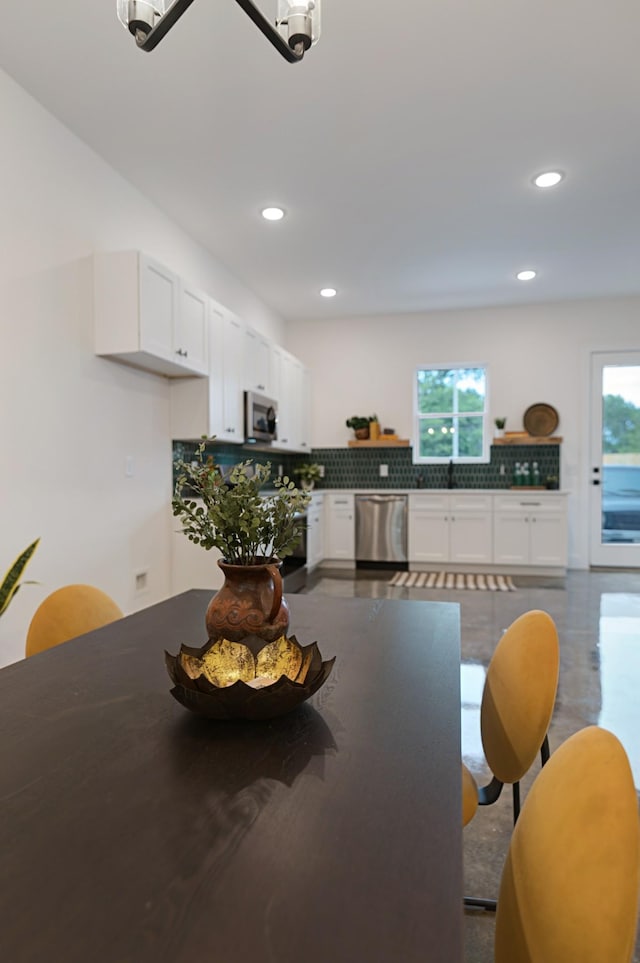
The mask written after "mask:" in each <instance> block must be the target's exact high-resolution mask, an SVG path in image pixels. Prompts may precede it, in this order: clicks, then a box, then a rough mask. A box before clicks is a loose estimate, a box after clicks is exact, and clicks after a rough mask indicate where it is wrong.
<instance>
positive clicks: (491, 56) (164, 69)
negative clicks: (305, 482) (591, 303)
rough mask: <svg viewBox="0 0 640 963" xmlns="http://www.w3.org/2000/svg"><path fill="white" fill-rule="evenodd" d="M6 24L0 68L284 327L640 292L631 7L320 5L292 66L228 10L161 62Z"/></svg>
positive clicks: (106, 27) (40, 17)
mask: <svg viewBox="0 0 640 963" xmlns="http://www.w3.org/2000/svg"><path fill="white" fill-rule="evenodd" d="M259 2H260V4H261V9H262V10H263V11H264V12H265V14H268V15H269V16H271V15H272V14H273V13H274V11H275V0H259ZM5 6H6V9H3V12H2V31H1V32H0V65H1V66H2V67H3V68H4V69H5V70H6V71H7V72H8V73H9V74H10V75H12V76H13V77H14V78H15V79H16V80H17V81H18V82H19V83H20V84H21V85H22V86H23V87H25V88H26V89H27V90H28V91H29V92H30V93H32V94H33V95H34V96H35V97H36V98H37V99H38V100H40V101H41V102H42V103H43V104H44V105H45V106H46V107H47V108H49V109H50V110H51V111H52V112H53V113H54V114H55V115H56V116H57V117H58V118H59V119H60V120H61V121H63V122H64V123H65V124H66V125H68V127H70V128H71V129H72V130H73V131H74V132H76V133H77V134H78V135H79V136H80V137H81V138H83V139H84V140H85V141H86V142H87V143H89V144H90V145H91V146H92V147H93V148H94V149H95V150H96V151H97V152H98V153H99V154H101V155H102V156H103V157H104V158H106V160H107V161H109V162H110V163H111V164H112V165H113V166H114V167H115V168H116V169H117V170H119V171H120V172H121V173H122V174H123V175H124V176H125V177H126V178H127V179H128V180H129V181H131V182H132V183H134V184H135V185H136V186H137V187H138V188H140V190H142V191H143V192H144V193H145V194H146V195H147V196H148V197H149V198H151V199H152V200H153V201H154V202H155V203H156V204H157V205H158V206H159V207H161V208H163V209H164V210H165V211H166V212H167V213H168V214H169V215H170V216H171V217H172V218H173V219H174V220H175V221H177V222H178V223H179V224H181V225H182V226H183V227H184V228H185V229H186V230H187V231H189V233H190V234H192V235H193V236H194V237H196V238H197V239H198V240H199V241H200V242H201V243H202V244H203V245H204V246H205V247H206V248H208V249H209V250H210V251H211V253H212V254H213V255H214V256H215V257H216V258H218V259H219V260H220V261H222V262H223V263H224V264H226V265H227V267H228V268H230V269H231V270H232V271H233V272H234V273H235V274H236V275H237V276H238V277H239V278H240V279H242V280H243V281H244V282H245V283H246V284H247V285H248V286H250V287H251V288H253V289H254V290H255V291H256V293H257V294H259V295H260V296H261V297H262V298H263V300H264V301H265V302H266V303H267V304H269V305H270V306H271V307H273V308H274V309H275V310H276V311H278V312H279V313H280V314H281V315H282V316H283V317H284V318H287V319H292V320H298V319H306V318H322V317H348V316H355V315H368V314H373V313H376V314H380V313H385V314H386V313H396V312H404V311H422V310H427V309H432V308H442V307H465V306H477V305H493V304H507V303H508V304H518V303H525V302H529V301H549V300H554V299H561V298H572V297H594V296H608V295H624V294H637V293H640V270H639V267H640V190H639V188H638V172H639V171H640V58H639V57H638V47H639V42H640V5H639V4H638V3H637V2H636V0H607V2H604V0H600V2H594V0H561V2H559V0H537V2H536V3H531V2H530V0H528V2H525V0H483V2H480V0H476V2H473V0H466V2H462V0H390V2H386V3H385V2H383V0H370V2H366V0H323V35H322V38H321V40H320V43H319V44H318V46H317V47H315V48H313V50H311V51H310V53H309V54H308V55H307V56H306V57H305V59H304V61H303V62H302V63H299V64H295V65H293V64H288V63H286V62H285V61H284V60H283V59H282V58H281V57H280V56H279V55H278V54H277V53H276V51H275V50H274V49H273V48H272V47H271V46H270V45H269V44H268V42H267V41H266V39H265V38H264V37H263V36H262V35H261V34H260V33H259V31H258V30H257V28H256V27H255V26H254V25H253V24H252V23H251V21H250V20H249V19H248V17H247V16H246V14H245V13H243V11H242V10H241V8H240V7H239V6H238V5H237V4H236V3H234V2H233V0H215V2H213V0H196V2H195V3H193V5H192V6H191V7H190V9H189V10H187V12H186V13H185V14H184V16H183V18H182V19H181V20H180V22H179V23H178V24H177V25H176V26H175V27H174V28H173V30H172V31H171V32H170V33H169V34H168V35H167V37H166V38H165V39H164V40H163V41H162V43H161V44H160V45H159V46H158V47H157V48H156V50H155V51H154V52H152V53H143V52H142V51H140V50H138V49H137V48H136V46H135V43H134V41H133V39H132V38H131V37H130V36H129V35H128V34H127V33H126V32H125V31H124V29H123V28H122V27H121V25H120V24H119V22H118V21H117V19H116V12H115V7H116V3H115V0H60V2H58V3H54V2H50V0H22V2H20V0H14V2H13V3H10V4H5ZM550 168H560V169H562V170H564V171H566V173H567V177H566V180H565V182H564V183H563V184H562V185H561V186H560V187H559V188H556V189H555V190H550V191H546V192H540V191H539V190H536V189H535V188H534V187H533V186H532V185H531V177H532V176H533V175H534V174H535V173H537V172H539V171H541V170H546V169H550ZM266 204H280V205H282V206H284V207H285V208H286V210H287V212H288V213H287V217H286V218H285V220H284V221H282V222H280V223H278V224H268V223H267V222H265V221H263V220H262V218H261V217H260V216H259V210H260V208H261V207H262V206H264V205H266ZM528 267H533V268H534V269H536V270H537V271H538V272H539V275H538V278H537V279H536V280H535V281H533V282H528V283H522V282H518V281H516V280H515V279H514V274H515V272H516V271H517V270H519V269H521V268H528ZM325 285H331V286H334V287H336V288H338V290H339V295H338V297H336V298H334V299H333V300H332V301H326V300H325V299H322V298H320V297H319V295H318V290H319V288H320V287H322V286H325Z"/></svg>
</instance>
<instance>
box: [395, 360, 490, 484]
mask: <svg viewBox="0 0 640 963" xmlns="http://www.w3.org/2000/svg"><path fill="white" fill-rule="evenodd" d="M472 368H481V369H482V370H483V371H484V384H485V393H484V410H483V411H482V413H477V414H476V413H475V412H471V411H463V412H457V413H456V412H437V413H436V412H431V413H430V414H429V415H424V414H421V413H420V411H419V405H418V375H419V373H420V372H421V371H468V370H470V369H472ZM461 415H463V416H465V417H466V416H469V415H470V416H472V417H474V418H476V417H477V418H479V419H481V421H482V454H481V455H478V456H477V457H472V456H469V455H464V456H461V455H446V456H433V455H429V456H427V455H420V425H421V422H422V421H425V420H428V419H429V418H442V417H447V418H448V417H452V418H453V419H454V421H455V420H456V419H457V418H459V417H460V416H461ZM490 423H491V420H490V414H489V366H488V364H487V363H486V362H477V363H467V364H461V363H460V362H456V363H455V364H420V365H417V366H416V368H415V371H414V374H413V434H414V437H413V441H412V445H413V464H414V465H448V464H449V462H450V461H453V463H454V465H482V464H489V463H490V461H491V450H490V449H491V435H490Z"/></svg>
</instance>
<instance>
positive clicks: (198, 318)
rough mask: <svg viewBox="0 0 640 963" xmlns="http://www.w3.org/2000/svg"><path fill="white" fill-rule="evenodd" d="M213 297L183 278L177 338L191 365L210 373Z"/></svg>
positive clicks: (202, 372)
mask: <svg viewBox="0 0 640 963" xmlns="http://www.w3.org/2000/svg"><path fill="white" fill-rule="evenodd" d="M208 310H209V298H208V297H207V295H206V294H204V292H202V291H198V290H197V288H194V287H192V286H191V285H189V284H186V283H185V282H184V281H181V282H180V283H179V286H178V313H177V317H176V328H175V331H176V333H175V336H174V341H175V343H176V344H178V345H179V348H178V349H177V350H178V352H182V357H183V358H184V360H185V361H186V362H187V364H188V365H189V367H190V368H196V369H197V370H198V371H199V372H200V373H201V374H204V375H206V374H209V318H208Z"/></svg>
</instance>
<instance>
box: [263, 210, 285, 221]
mask: <svg viewBox="0 0 640 963" xmlns="http://www.w3.org/2000/svg"><path fill="white" fill-rule="evenodd" d="M262 216H263V217H264V219H265V221H281V220H282V218H283V217H284V211H283V210H282V208H281V207H265V208H264V209H263V211H262Z"/></svg>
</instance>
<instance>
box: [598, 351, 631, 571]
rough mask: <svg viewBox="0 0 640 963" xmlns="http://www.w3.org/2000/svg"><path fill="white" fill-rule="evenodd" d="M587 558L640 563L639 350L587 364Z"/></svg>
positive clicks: (601, 562)
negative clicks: (588, 387) (588, 470)
mask: <svg viewBox="0 0 640 963" xmlns="http://www.w3.org/2000/svg"><path fill="white" fill-rule="evenodd" d="M591 457H592V461H591V478H590V491H591V496H590V502H591V504H590V511H591V525H590V541H591V552H590V561H591V564H592V565H605V566H606V565H611V566H619V567H625V568H626V567H633V568H635V567H640V352H637V351H635V352H634V351H624V352H618V353H597V354H594V355H592V367H591Z"/></svg>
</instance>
